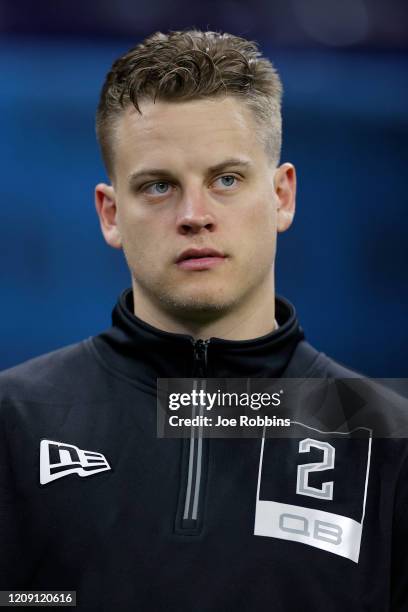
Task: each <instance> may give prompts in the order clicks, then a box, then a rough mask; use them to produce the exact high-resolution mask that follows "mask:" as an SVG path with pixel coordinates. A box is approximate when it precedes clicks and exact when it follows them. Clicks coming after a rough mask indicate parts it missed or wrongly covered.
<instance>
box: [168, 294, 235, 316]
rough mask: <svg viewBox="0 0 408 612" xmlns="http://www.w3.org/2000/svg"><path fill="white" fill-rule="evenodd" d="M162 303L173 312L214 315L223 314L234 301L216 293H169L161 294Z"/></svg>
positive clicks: (189, 314)
mask: <svg viewBox="0 0 408 612" xmlns="http://www.w3.org/2000/svg"><path fill="white" fill-rule="evenodd" d="M160 301H161V303H162V304H163V305H164V306H165V307H166V309H168V310H170V311H171V312H172V313H173V314H177V315H178V316H180V315H182V316H183V317H185V318H189V317H194V318H197V317H200V318H201V317H213V316H214V315H218V316H220V315H223V314H224V313H226V312H227V311H228V310H229V309H230V308H231V306H232V304H233V302H232V301H231V300H227V299H226V297H225V296H223V297H222V298H221V297H219V298H217V297H215V296H214V295H208V294H207V293H206V295H203V294H202V295H197V294H196V295H192V294H190V295H171V296H170V295H167V296H161V298H160Z"/></svg>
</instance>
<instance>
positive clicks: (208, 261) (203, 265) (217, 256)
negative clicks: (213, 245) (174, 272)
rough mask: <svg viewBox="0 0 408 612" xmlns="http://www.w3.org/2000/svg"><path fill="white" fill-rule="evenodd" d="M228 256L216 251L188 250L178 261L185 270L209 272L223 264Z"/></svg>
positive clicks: (179, 265)
mask: <svg viewBox="0 0 408 612" xmlns="http://www.w3.org/2000/svg"><path fill="white" fill-rule="evenodd" d="M225 259H226V256H225V255H224V254H223V253H220V251H216V250H215V249H196V248H192V249H186V250H185V251H183V252H182V253H181V254H180V255H179V257H178V258H177V259H176V263H177V265H178V267H179V268H182V269H183V270H208V269H210V268H214V267H215V266H218V265H219V264H221V263H223V262H224V261H225Z"/></svg>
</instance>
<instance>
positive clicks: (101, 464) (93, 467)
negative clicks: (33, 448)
mask: <svg viewBox="0 0 408 612" xmlns="http://www.w3.org/2000/svg"><path fill="white" fill-rule="evenodd" d="M110 469H111V467H110V465H109V463H108V462H107V461H106V459H105V457H104V455H102V453H94V452H92V451H87V450H82V449H80V448H78V447H77V446H74V445H73V444H65V442H56V441H55V440H41V445H40V483H41V484H47V482H52V481H53V480H57V478H62V477H63V476H68V474H78V476H81V478H82V477H84V476H92V475H93V474H97V473H98V472H104V471H105V470H110Z"/></svg>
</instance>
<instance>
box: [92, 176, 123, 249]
mask: <svg viewBox="0 0 408 612" xmlns="http://www.w3.org/2000/svg"><path fill="white" fill-rule="evenodd" d="M95 207H96V212H97V213H98V217H99V222H100V224H101V230H102V234H103V237H104V238H105V240H106V242H107V243H108V244H109V245H110V246H111V247H113V248H114V249H120V248H122V238H121V235H120V232H119V228H118V224H117V206H116V196H115V190H114V188H113V187H112V186H111V185H106V183H99V184H98V185H96V187H95Z"/></svg>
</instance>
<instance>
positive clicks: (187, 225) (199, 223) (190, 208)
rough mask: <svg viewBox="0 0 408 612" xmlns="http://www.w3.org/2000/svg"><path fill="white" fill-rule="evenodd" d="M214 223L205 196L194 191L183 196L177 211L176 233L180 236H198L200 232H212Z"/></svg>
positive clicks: (212, 214) (199, 191)
mask: <svg viewBox="0 0 408 612" xmlns="http://www.w3.org/2000/svg"><path fill="white" fill-rule="evenodd" d="M215 228H216V221H215V217H214V213H213V211H211V210H210V203H209V202H208V201H207V198H206V194H205V193H203V192H202V191H201V190H198V189H194V190H190V191H188V192H186V193H184V194H183V197H182V199H181V200H180V202H179V206H178V210H177V231H178V232H179V233H180V234H183V235H188V234H198V233H199V232H201V230H207V231H208V232H213V231H214V230H215Z"/></svg>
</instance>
